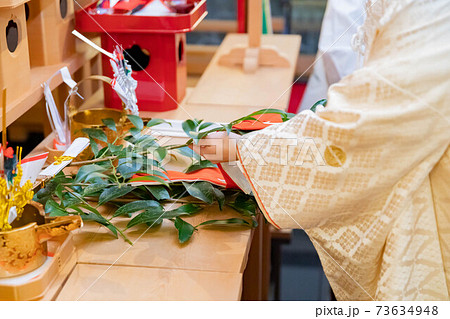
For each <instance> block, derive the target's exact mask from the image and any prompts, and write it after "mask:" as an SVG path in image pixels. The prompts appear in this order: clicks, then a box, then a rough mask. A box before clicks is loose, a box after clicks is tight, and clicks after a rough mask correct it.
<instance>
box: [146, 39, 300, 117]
mask: <svg viewBox="0 0 450 319" xmlns="http://www.w3.org/2000/svg"><path fill="white" fill-rule="evenodd" d="M261 41H262V45H270V46H274V47H277V48H278V49H279V50H280V51H281V52H282V53H283V54H285V55H286V56H287V57H288V59H289V62H290V67H288V68H271V67H261V68H260V69H258V70H257V71H256V73H254V74H245V73H244V72H243V71H242V69H241V68H239V67H233V68H229V67H225V66H221V65H219V64H218V59H219V57H220V56H221V55H223V54H225V53H227V52H228V51H229V50H230V49H231V48H233V47H234V46H236V45H245V44H246V43H247V35H246V34H228V35H227V36H226V37H225V39H224V41H223V42H222V44H221V45H220V47H219V49H218V50H217V52H216V54H215V55H214V57H213V59H212V61H211V63H210V64H209V65H208V67H207V68H206V70H205V72H204V73H203V75H202V77H201V78H200V80H199V82H198V83H197V86H196V87H195V88H194V89H193V90H192V92H190V93H189V95H187V96H186V98H185V99H184V101H183V102H182V103H180V106H179V107H178V108H177V109H176V110H173V111H168V112H141V113H142V114H141V115H142V116H143V117H147V118H152V117H156V118H165V119H177V120H186V119H188V118H197V119H204V120H207V121H211V122H231V121H233V120H236V119H237V118H239V117H242V116H245V115H248V114H250V113H252V112H255V111H258V110H261V109H263V108H269V107H270V108H276V109H282V110H285V109H287V107H288V105H289V99H290V95H291V94H290V93H291V85H292V82H293V78H294V73H295V67H296V63H297V58H298V54H299V51H300V42H301V37H300V36H298V35H263V36H262V39H261Z"/></svg>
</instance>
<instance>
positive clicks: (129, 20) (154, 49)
mask: <svg viewBox="0 0 450 319" xmlns="http://www.w3.org/2000/svg"><path fill="white" fill-rule="evenodd" d="M146 2H148V1H145V0H130V1H129V2H119V3H118V4H117V5H116V6H115V7H114V9H108V10H109V11H108V13H107V14H97V12H98V11H97V8H96V6H97V4H96V3H93V4H91V5H88V6H86V7H85V8H83V9H81V10H78V11H77V12H76V15H75V19H76V29H77V30H78V31H80V32H96V33H100V34H101V42H102V47H103V48H104V49H105V50H107V51H109V52H113V51H114V48H115V46H116V45H121V46H122V47H123V49H124V53H125V58H126V59H127V60H128V61H129V62H130V64H131V66H132V69H133V77H134V78H135V79H136V80H137V81H138V87H137V89H136V95H137V98H138V105H139V109H140V110H141V111H156V112H158V111H168V110H173V109H176V108H177V105H178V103H179V102H181V100H182V99H183V98H184V96H185V93H186V78H187V73H186V50H185V48H186V32H190V31H192V30H193V29H195V27H196V26H197V25H198V24H199V23H200V22H201V21H202V20H203V19H204V18H205V16H206V14H207V11H206V0H199V1H189V3H190V4H191V7H192V9H191V10H190V11H189V12H188V13H174V14H171V15H165V16H143V15H129V12H131V10H133V9H134V8H136V7H137V6H139V5H140V4H144V3H146ZM183 11H186V10H183ZM102 67H103V74H104V75H106V76H109V77H112V76H113V72H112V69H111V65H110V62H109V58H108V57H106V56H102ZM104 91H105V105H106V106H107V107H113V108H121V101H120V98H119V97H118V96H117V95H116V94H114V93H113V92H112V91H111V90H110V89H105V90H104Z"/></svg>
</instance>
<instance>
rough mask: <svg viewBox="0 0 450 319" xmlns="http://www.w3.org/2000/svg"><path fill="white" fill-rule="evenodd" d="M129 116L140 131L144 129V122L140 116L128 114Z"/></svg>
mask: <svg viewBox="0 0 450 319" xmlns="http://www.w3.org/2000/svg"><path fill="white" fill-rule="evenodd" d="M127 117H128V119H129V120H130V122H131V123H132V124H133V125H134V127H135V128H137V129H138V130H139V131H142V129H143V128H144V122H143V121H142V119H141V118H140V117H139V116H137V115H132V114H128V115H127Z"/></svg>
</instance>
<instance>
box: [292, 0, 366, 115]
mask: <svg viewBox="0 0 450 319" xmlns="http://www.w3.org/2000/svg"><path fill="white" fill-rule="evenodd" d="M364 3H365V1H364V0H328V3H327V9H326V11H325V15H324V18H323V22H322V29H321V32H320V39H319V50H318V53H317V57H316V63H315V65H314V71H313V73H312V75H311V76H310V78H309V81H308V85H307V87H306V91H305V93H304V95H303V99H302V102H301V105H300V110H299V111H303V110H307V109H309V108H311V106H312V105H313V104H314V103H315V102H317V101H318V100H321V99H325V98H326V97H327V91H328V87H329V86H330V85H331V84H333V83H336V82H338V81H339V80H340V79H342V78H343V77H344V76H346V75H348V74H350V73H352V72H353V71H354V70H355V69H356V67H357V65H358V54H357V53H356V52H354V51H353V50H352V47H351V40H352V36H353V34H355V33H356V31H357V28H358V27H359V26H360V25H361V24H362V23H363V21H364V18H365V13H364Z"/></svg>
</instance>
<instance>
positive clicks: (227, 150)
mask: <svg viewBox="0 0 450 319" xmlns="http://www.w3.org/2000/svg"><path fill="white" fill-rule="evenodd" d="M240 137H241V136H240V135H238V134H235V133H230V135H228V134H227V132H215V133H211V134H209V135H208V136H206V137H205V138H203V139H201V140H200V141H199V143H198V144H197V145H195V144H194V145H193V150H194V151H195V152H196V153H198V154H200V155H202V156H203V157H204V158H206V159H207V160H209V161H211V162H213V163H220V162H232V161H237V160H238V157H237V150H236V145H237V140H238V139H239V138H240Z"/></svg>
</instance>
